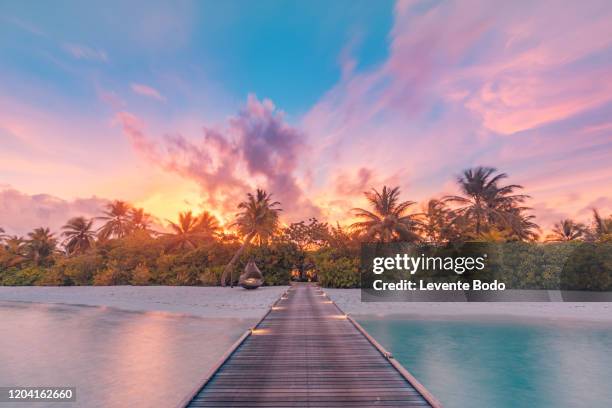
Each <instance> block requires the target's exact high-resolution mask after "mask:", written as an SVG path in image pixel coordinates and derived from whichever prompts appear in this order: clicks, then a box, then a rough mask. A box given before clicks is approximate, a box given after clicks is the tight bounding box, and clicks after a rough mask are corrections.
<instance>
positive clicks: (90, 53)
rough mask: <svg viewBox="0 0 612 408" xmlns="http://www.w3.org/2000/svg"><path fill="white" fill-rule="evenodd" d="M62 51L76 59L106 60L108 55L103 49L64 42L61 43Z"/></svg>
mask: <svg viewBox="0 0 612 408" xmlns="http://www.w3.org/2000/svg"><path fill="white" fill-rule="evenodd" d="M63 48H64V51H66V52H67V53H68V54H70V55H71V56H72V57H74V58H76V59H83V60H89V61H97V62H108V55H107V54H106V51H104V50H99V49H98V50H97V49H93V48H89V47H86V46H84V45H79V44H70V43H66V44H64V45H63Z"/></svg>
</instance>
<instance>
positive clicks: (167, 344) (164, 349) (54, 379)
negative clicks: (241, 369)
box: [0, 302, 253, 408]
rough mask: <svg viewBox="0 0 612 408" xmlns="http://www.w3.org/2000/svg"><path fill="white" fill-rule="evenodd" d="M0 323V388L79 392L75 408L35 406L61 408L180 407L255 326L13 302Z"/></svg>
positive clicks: (1, 305)
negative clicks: (53, 388)
mask: <svg viewBox="0 0 612 408" xmlns="http://www.w3.org/2000/svg"><path fill="white" fill-rule="evenodd" d="M0 322H1V323H2V324H1V325H0V362H2V364H1V365H0V385H2V386H49V385H57V386H64V385H65V386H76V387H77V403H76V404H75V403H72V404H70V403H66V404H58V403H52V404H42V403H37V404H36V406H37V407H44V406H46V405H48V406H51V407H55V408H60V407H75V406H78V407H93V408H95V407H109V408H113V407H126V406H129V407H166V406H175V405H176V404H177V403H178V401H180V400H181V398H183V397H184V396H185V395H186V394H187V393H188V392H190V391H191V390H192V389H193V387H195V386H196V384H197V383H198V380H199V379H201V378H202V377H203V376H204V375H205V374H206V373H207V372H208V369H209V367H211V366H212V365H213V364H214V363H215V362H216V361H217V360H218V359H219V358H220V357H221V356H222V355H223V353H224V352H225V350H227V348H228V347H229V346H230V345H231V344H232V343H233V342H234V341H235V340H236V339H237V338H238V337H239V336H240V335H241V334H242V333H243V332H244V330H246V329H247V328H248V327H250V325H251V324H252V323H253V321H252V320H242V319H203V318H197V317H190V316H177V315H171V314H163V313H137V312H125V311H119V310H115V309H109V308H101V307H87V306H64V305H44V304H28V303H13V302H0ZM9 406H15V407H20V408H23V407H24V404H23V403H21V404H19V403H17V404H4V403H3V404H2V407H9Z"/></svg>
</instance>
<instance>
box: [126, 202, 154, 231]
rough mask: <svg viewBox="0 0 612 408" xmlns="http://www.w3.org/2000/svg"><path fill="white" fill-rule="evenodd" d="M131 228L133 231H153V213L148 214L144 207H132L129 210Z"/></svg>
mask: <svg viewBox="0 0 612 408" xmlns="http://www.w3.org/2000/svg"><path fill="white" fill-rule="evenodd" d="M128 217H129V228H130V230H132V231H144V232H146V233H151V232H152V230H151V224H152V222H153V221H152V219H151V214H148V213H146V212H145V211H144V209H142V208H131V209H130V211H129V212H128Z"/></svg>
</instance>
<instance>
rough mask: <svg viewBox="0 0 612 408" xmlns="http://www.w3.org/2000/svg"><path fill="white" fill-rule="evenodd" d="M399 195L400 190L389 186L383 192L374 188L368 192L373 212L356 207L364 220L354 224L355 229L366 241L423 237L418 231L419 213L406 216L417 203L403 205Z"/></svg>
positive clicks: (412, 240) (412, 239) (404, 203)
mask: <svg viewBox="0 0 612 408" xmlns="http://www.w3.org/2000/svg"><path fill="white" fill-rule="evenodd" d="M399 193H400V191H399V187H394V188H389V187H387V186H383V189H382V192H378V191H377V190H376V189H372V192H366V193H364V194H365V196H366V198H367V199H368V201H369V202H370V204H371V205H372V207H373V209H372V211H368V210H364V209H363V208H353V210H352V211H353V212H354V214H355V216H356V217H358V218H361V219H363V220H364V221H358V222H356V223H354V224H352V225H351V229H353V230H355V231H358V232H359V233H360V234H361V235H362V237H363V238H364V239H365V240H371V239H376V240H378V241H380V242H391V241H397V240H402V241H407V242H414V241H418V240H419V239H420V237H419V235H418V234H417V233H416V232H415V231H416V230H417V228H418V227H419V226H420V225H421V224H420V222H419V221H418V219H417V216H416V215H415V214H406V211H407V210H408V208H409V207H410V206H412V205H414V204H415V202H414V201H402V202H400V201H399Z"/></svg>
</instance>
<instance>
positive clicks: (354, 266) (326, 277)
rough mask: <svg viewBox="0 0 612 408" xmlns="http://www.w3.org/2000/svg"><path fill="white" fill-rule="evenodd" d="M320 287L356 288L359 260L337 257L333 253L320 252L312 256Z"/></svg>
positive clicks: (327, 251)
mask: <svg viewBox="0 0 612 408" xmlns="http://www.w3.org/2000/svg"><path fill="white" fill-rule="evenodd" d="M313 259H314V262H315V270H316V271H317V276H318V278H319V283H320V284H321V286H324V287H328V288H357V287H359V283H360V281H361V277H360V276H359V258H353V257H345V256H337V254H335V253H334V252H333V251H330V250H321V251H319V252H318V253H316V254H315V255H314V256H313Z"/></svg>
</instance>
